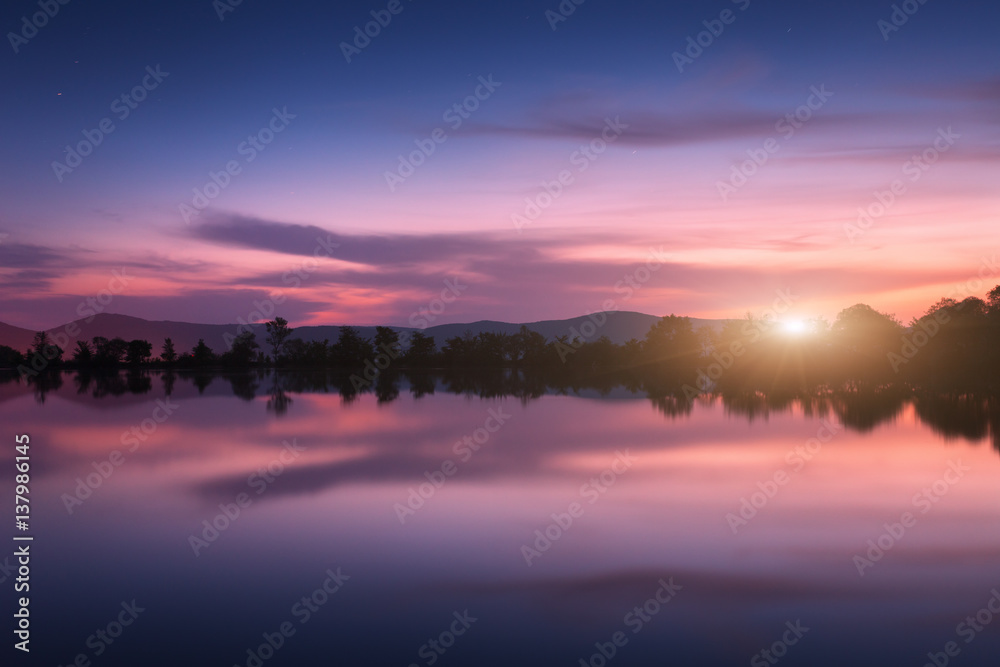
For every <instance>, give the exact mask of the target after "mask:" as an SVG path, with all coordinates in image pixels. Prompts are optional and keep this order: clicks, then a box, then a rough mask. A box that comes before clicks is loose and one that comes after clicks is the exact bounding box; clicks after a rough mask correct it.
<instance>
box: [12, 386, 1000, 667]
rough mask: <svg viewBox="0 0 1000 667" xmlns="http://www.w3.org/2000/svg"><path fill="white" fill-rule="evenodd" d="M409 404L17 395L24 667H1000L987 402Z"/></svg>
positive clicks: (312, 389)
mask: <svg viewBox="0 0 1000 667" xmlns="http://www.w3.org/2000/svg"><path fill="white" fill-rule="evenodd" d="M417 384H418V386H417V387H416V388H414V387H413V385H412V383H411V381H409V380H405V379H404V380H402V381H401V382H400V383H399V385H398V386H397V387H395V388H394V387H392V386H389V387H385V386H384V387H382V390H381V392H380V398H381V400H380V398H379V397H377V396H376V395H374V394H370V393H368V394H361V395H358V396H356V397H353V398H352V399H350V400H345V398H344V397H343V396H341V395H339V394H338V393H337V392H336V390H335V389H329V390H324V387H323V383H322V382H320V381H318V380H317V378H316V377H309V376H282V377H281V378H279V380H278V385H277V386H281V387H285V388H286V389H285V390H284V391H277V390H275V389H274V387H275V380H274V379H273V378H268V377H261V378H256V379H252V380H251V379H247V378H243V379H237V380H231V379H227V378H225V377H215V378H201V379H199V380H198V381H197V382H196V381H195V380H194V379H192V378H189V377H176V378H174V377H168V376H162V375H158V374H153V375H151V376H146V377H145V378H133V379H132V381H131V387H129V385H128V382H127V381H126V380H124V379H122V380H120V381H119V382H118V383H116V384H114V385H113V386H108V385H107V384H106V383H104V384H101V383H97V382H93V381H92V382H90V383H88V384H82V383H81V382H80V381H79V380H78V379H76V378H75V377H74V376H72V375H69V374H67V375H66V376H64V378H63V383H62V385H61V386H59V387H55V388H51V389H50V390H49V391H47V392H39V391H38V390H37V387H26V386H24V385H21V384H18V383H15V382H8V383H6V384H0V423H2V424H3V431H4V434H3V438H4V439H6V440H7V441H8V443H9V447H8V448H7V450H6V451H7V452H8V456H10V459H11V461H12V460H13V456H14V454H13V445H14V442H13V441H14V435H15V434H17V433H28V434H30V436H31V450H30V451H31V456H32V465H33V475H32V482H31V484H32V486H31V499H32V503H33V513H32V531H31V532H32V534H33V535H34V536H35V541H34V543H33V545H32V550H33V554H34V559H33V561H32V572H31V577H32V580H31V592H32V601H31V614H32V617H31V618H32V622H33V625H32V627H33V635H32V648H33V651H32V655H31V657H32V661H31V663H30V664H39V665H41V664H48V665H56V664H59V665H64V664H65V665H68V664H71V663H72V661H73V660H74V659H76V656H77V655H79V654H84V655H85V656H86V657H87V659H89V660H91V661H92V664H94V665H154V664H156V665H159V664H164V665H179V664H197V665H212V664H216V665H220V666H229V665H251V666H252V665H259V664H264V665H400V666H402V667H406V666H408V665H431V664H438V665H580V664H581V660H582V661H583V663H582V664H591V665H602V664H605V662H607V664H621V665H675V664H676V665H738V664H743V665H745V664H752V665H765V664H775V663H776V662H780V664H787V665H854V666H857V665H881V666H884V665H913V666H914V667H920V666H921V665H923V664H925V663H928V661H929V658H928V653H941V655H940V656H938V660H939V664H944V663H943V662H941V661H943V660H944V658H945V657H947V656H945V655H944V654H943V653H942V652H943V651H945V650H946V646H947V645H948V643H949V642H955V644H954V645H953V646H951V647H950V648H951V649H952V651H953V653H954V652H957V653H958V655H957V656H956V657H951V658H948V660H949V662H950V664H955V665H964V666H972V665H995V664H996V658H997V656H998V655H1000V616H998V617H997V619H996V621H995V622H994V621H993V613H992V612H990V611H988V604H989V603H991V599H992V598H993V597H994V595H995V594H994V592H993V591H994V589H997V590H1000V530H998V528H1000V521H998V519H1000V451H998V449H997V448H996V446H995V445H994V444H993V443H994V440H1000V438H998V436H997V434H996V433H994V432H993V431H991V424H993V427H994V428H996V426H997V425H1000V418H998V416H997V412H996V410H995V408H996V405H995V404H990V403H988V402H987V401H980V400H977V399H974V398H964V399H949V400H944V399H928V398H924V399H920V400H913V399H909V398H896V397H888V398H887V397H884V396H883V397H880V398H878V399H873V398H871V397H861V398H857V399H853V400H849V399H845V398H844V397H839V396H833V397H828V398H824V399H822V400H819V399H817V400H813V401H809V402H807V403H805V404H803V402H801V401H786V402H782V403H778V404H775V402H774V401H771V402H770V406H769V402H768V401H766V400H764V399H763V398H762V397H743V398H740V399H734V400H727V401H723V400H722V399H720V398H703V399H699V400H697V401H695V402H694V403H693V405H683V404H678V403H677V402H675V401H661V402H656V401H651V400H650V399H649V398H646V397H644V396H641V395H633V394H632V393H630V392H628V391H626V390H624V389H616V390H613V391H611V392H610V393H608V394H607V395H604V396H601V395H600V394H599V393H598V392H596V391H589V392H587V391H581V392H580V393H579V394H578V395H574V394H573V393H570V395H559V394H557V393H555V392H541V395H540V396H538V397H536V398H531V399H521V398H514V397H506V398H504V397H488V398H481V397H479V396H477V395H475V394H474V393H469V394H454V393H450V392H448V391H446V390H445V389H444V387H443V386H442V383H441V382H440V381H434V380H427V379H424V380H421V381H419V382H418V383H417ZM396 390H398V395H396V394H395V392H396ZM535 393H540V392H538V391H536V392H535ZM168 394H169V395H168ZM168 398H169V401H168V402H166V403H163V402H164V401H167V399H168ZM158 402H161V403H158ZM164 406H165V407H164ZM157 408H159V409H157ZM167 411H169V412H170V413H171V414H169V416H168V415H167V414H166V412H167ZM157 418H163V419H162V423H157V422H156V421H154V420H155V419H157ZM144 422H145V423H144ZM501 422H502V424H501ZM154 424H155V425H156V427H155V429H154V428H153V425H154ZM133 428H135V429H136V434H129V431H130V430H131V429H133ZM143 428H145V429H146V430H145V431H143ZM491 431H492V432H491ZM284 443H287V444H284ZM133 448H134V451H130V449H133ZM116 450H117V451H119V452H121V455H120V458H119V457H118V455H115V454H113V452H115V451H116ZM109 460H112V461H115V462H118V463H120V465H118V466H115V465H114V463H113V462H109ZM269 466H270V472H268V467H269ZM3 469H4V470H6V471H8V472H7V473H5V475H4V479H3V480H2V481H0V490H2V492H3V494H4V496H5V497H7V498H8V499H9V498H10V496H11V495H13V493H12V484H11V481H12V474H13V473H12V472H11V470H12V466H11V465H9V464H6V463H5V464H4V466H3ZM99 469H103V471H104V472H105V473H108V472H109V469H110V470H113V472H110V474H108V475H107V477H106V479H105V478H103V477H101V479H100V485H99V486H96V484H94V485H95V486H96V488H93V489H91V488H89V486H87V481H88V480H87V478H88V476H90V481H91V482H96V481H97V480H98V477H100V476H101V472H100V471H99ZM81 484H83V486H81ZM435 484H436V485H437V486H435ZM422 485H423V486H422ZM88 491H89V496H88V495H87V492H88ZM755 494H756V495H755ZM81 497H83V499H82V500H81ZM744 499H746V502H745V503H744V502H743V500H744ZM421 503H422V504H421ZM220 504H221V505H222V507H223V509H220ZM241 504H242V505H243V506H242V507H240V505H241ZM754 505H757V507H754ZM741 507H742V516H741V515H740V513H741ZM237 509H238V510H239V514H238V515H236V510H237ZM8 511H9V512H10V514H12V511H10V510H9V509H8ZM225 511H228V512H229V513H230V515H231V516H232V517H235V518H229V517H225V515H224V514H223V513H224V512H225ZM754 512H755V514H754ZM905 513H909V514H908V515H907V514H905ZM10 514H8V516H10ZM220 514H222V516H220ZM553 515H555V517H554V516H553ZM907 517H909V518H907ZM204 521H208V522H209V523H211V522H213V521H214V522H215V523H216V525H217V527H218V528H221V530H217V531H216V529H214V528H213V529H206V527H205V524H204V523H203V522H204ZM227 524H228V525H227ZM560 524H562V525H561V526H560ZM886 524H888V528H887V527H886ZM895 524H898V525H895ZM904 524H906V525H904ZM536 531H540V532H536ZM12 532H13V531H12ZM546 532H547V533H548V537H545V534H546ZM893 533H894V534H893ZM540 535H541V537H540ZM194 538H198V539H200V540H202V542H199V541H198V540H197V539H194ZM869 540H872V541H873V542H874V543H875V546H876V547H877V546H878V542H881V545H882V548H883V551H881V552H879V551H877V550H872V544H870V543H869ZM886 547H887V548H886ZM12 551H13V549H9V550H8V549H5V550H4V553H3V555H7V554H9V553H12ZM196 551H197V554H196V553H195V552H196ZM869 552H870V553H869ZM880 555H881V557H880ZM856 557H857V558H856ZM863 559H864V560H863ZM868 559H870V560H868ZM876 559H877V560H876ZM529 560H530V565H529V563H528V561H529ZM859 570H862V571H863V576H862V575H861V574H860V573H859ZM331 575H334V576H331ZM0 577H6V578H7V581H6V582H4V583H3V586H4V588H5V590H8V592H9V589H7V587H8V586H10V585H11V575H8V574H6V573H3V572H0ZM324 584H325V585H326V588H327V589H328V590H333V591H335V592H333V593H328V592H326V591H324V590H323V586H324ZM657 596H659V598H660V601H657ZM303 598H306V601H305V602H303ZM310 598H311V599H310ZM10 599H11V595H10V594H5V595H4V596H3V600H4V604H5V605H7V606H6V607H5V609H4V612H5V613H4V617H5V618H7V619H8V623H9V622H10V621H9V619H10V615H9V613H7V612H8V611H10V610H12V609H13V606H12V604H11V600H10ZM133 600H134V601H135V604H136V605H137V607H139V608H141V611H139V610H133V611H132V612H129V611H123V606H122V604H123V603H126V606H128V605H129V604H131V603H132V601H133ZM663 600H668V601H667V602H662V601H663ZM992 605H993V608H994V609H996V610H1000V597H998V598H997V599H996V600H995V601H993V602H992ZM637 607H638V609H637ZM980 610H986V611H980ZM977 613H978V614H979V621H976V620H975V617H976V615H977ZM133 616H134V619H133ZM969 616H972V617H973V619H972V621H973V623H974V624H975V625H968V624H966V625H960V624H962V623H964V619H966V617H969ZM120 618H121V620H127V621H128V622H129V623H130V624H129V625H128V626H127V627H124V628H120V627H118V626H116V625H115V622H116V621H117V620H119V619H120ZM472 619H475V620H472ZM109 624H111V626H112V627H110V628H109V627H108V626H109ZM283 624H284V629H285V631H286V634H287V635H290V636H285V637H281V638H280V639H279V638H278V637H279V635H280V633H281V628H282V626H283ZM975 627H978V628H979V630H976V629H974V628H975ZM789 628H797V629H796V630H795V631H792V630H790V629H789ZM98 630H102V631H104V632H105V633H112V634H114V635H116V637H112V636H111V634H105V635H104V637H106V638H107V639H108V642H106V641H105V640H104V639H102V638H101V637H100V636H99V635H96V634H95V633H96V632H97V631H98ZM119 630H121V632H120V634H118V631H119ZM274 633H278V634H277V635H276V634H274ZM293 633H294V634H293ZM616 633H619V634H616ZM4 634H5V636H8V637H10V634H9V627H8V628H5V629H4ZM265 634H266V635H269V636H270V637H271V641H272V643H273V644H278V645H279V647H278V648H277V649H276V650H273V649H271V648H270V647H269V646H267V644H266V639H265ZM616 639H617V641H618V645H617V646H616V645H615V643H614V642H615V640H616ZM431 640H434V643H433V644H431V643H430V641H431ZM786 640H787V641H786ZM262 645H264V648H263V650H261V646H262ZM765 649H766V650H768V651H769V652H770V653H769V654H768V655H767V656H765V655H762V654H760V652H761V651H762V650H765ZM602 650H603V651H604V652H605V653H607V654H611V653H612V652H613V653H614V656H613V657H611V658H610V659H606V658H604V657H603V656H602V655H601V651H602ZM4 651H5V652H10V651H9V649H4ZM248 651H250V652H251V653H254V654H257V655H259V656H262V657H263V658H266V659H264V660H262V661H259V659H258V657H255V656H254V655H251V654H250V653H248ZM768 657H770V660H768ZM779 658H780V659H779Z"/></svg>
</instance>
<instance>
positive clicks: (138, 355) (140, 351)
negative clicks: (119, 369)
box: [125, 338, 153, 366]
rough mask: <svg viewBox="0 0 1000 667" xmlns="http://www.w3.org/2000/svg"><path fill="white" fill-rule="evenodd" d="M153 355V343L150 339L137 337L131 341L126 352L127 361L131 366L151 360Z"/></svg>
mask: <svg viewBox="0 0 1000 667" xmlns="http://www.w3.org/2000/svg"><path fill="white" fill-rule="evenodd" d="M152 356H153V344H152V343H150V342H149V341H148V340H140V339H138V338H137V339H135V340H132V341H129V343H128V348H127V350H126V353H125V363H127V364H129V365H130V366H138V365H139V364H144V363H147V362H148V361H149V359H150V358H151V357H152Z"/></svg>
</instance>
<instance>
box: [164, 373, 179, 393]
mask: <svg viewBox="0 0 1000 667" xmlns="http://www.w3.org/2000/svg"><path fill="white" fill-rule="evenodd" d="M160 379H161V380H163V393H164V394H165V395H166V396H170V395H171V394H173V393H174V382H176V381H177V376H176V375H174V372H173V371H167V372H166V373H164V374H163V375H162V376H161V378H160Z"/></svg>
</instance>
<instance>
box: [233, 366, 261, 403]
mask: <svg viewBox="0 0 1000 667" xmlns="http://www.w3.org/2000/svg"><path fill="white" fill-rule="evenodd" d="M226 379H227V380H229V384H230V386H232V388H233V396H236V397H237V398H242V399H243V400H244V401H252V400H253V399H254V398H256V396H257V390H258V389H259V388H260V382H259V381H258V380H257V378H256V376H254V374H252V373H233V374H231V375H227V376H226Z"/></svg>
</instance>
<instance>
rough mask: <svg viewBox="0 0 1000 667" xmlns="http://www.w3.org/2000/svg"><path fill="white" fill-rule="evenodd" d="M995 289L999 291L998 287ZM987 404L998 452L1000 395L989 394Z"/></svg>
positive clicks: (992, 434)
mask: <svg viewBox="0 0 1000 667" xmlns="http://www.w3.org/2000/svg"><path fill="white" fill-rule="evenodd" d="M997 291H998V292H1000V289H998V290H997ZM991 294H992V293H991ZM988 405H989V417H988V419H989V422H990V437H991V438H992V439H993V449H995V450H997V452H1000V397H997V396H990V399H989V403H988Z"/></svg>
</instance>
